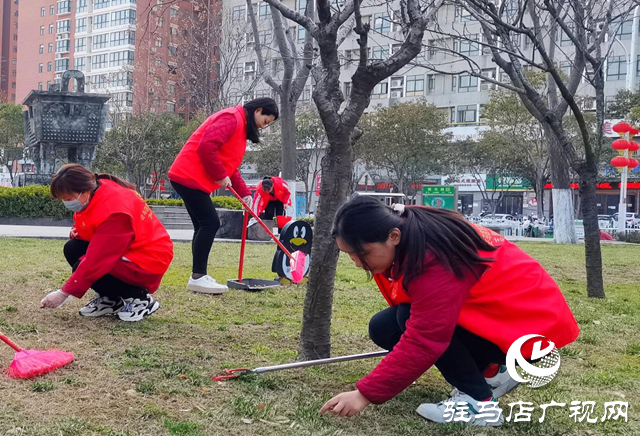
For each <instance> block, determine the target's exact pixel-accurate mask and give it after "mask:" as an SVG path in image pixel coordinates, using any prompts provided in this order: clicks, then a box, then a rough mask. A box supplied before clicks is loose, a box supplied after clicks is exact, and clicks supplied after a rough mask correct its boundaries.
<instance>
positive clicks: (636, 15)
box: [628, 6, 640, 91]
mask: <svg viewBox="0 0 640 436" xmlns="http://www.w3.org/2000/svg"><path fill="white" fill-rule="evenodd" d="M639 25H640V6H636V8H635V9H634V11H633V25H632V26H631V35H632V36H631V53H630V56H629V57H630V58H631V60H632V61H633V59H635V58H636V56H637V55H636V53H637V52H638V31H639V29H638V27H639ZM628 83H629V90H630V91H633V90H634V89H635V87H636V76H635V74H632V75H631V80H630V81H629V82H628Z"/></svg>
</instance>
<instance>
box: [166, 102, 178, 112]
mask: <svg viewBox="0 0 640 436" xmlns="http://www.w3.org/2000/svg"><path fill="white" fill-rule="evenodd" d="M175 111H176V103H175V102H173V101H168V102H167V112H175Z"/></svg>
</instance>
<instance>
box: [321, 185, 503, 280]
mask: <svg viewBox="0 0 640 436" xmlns="http://www.w3.org/2000/svg"><path fill="white" fill-rule="evenodd" d="M396 228H397V229H399V230H400V232H401V236H400V243H399V244H398V246H397V247H396V258H395V262H394V265H393V267H392V268H393V270H392V274H393V275H394V276H395V277H399V276H401V275H402V276H404V279H403V283H402V284H403V287H404V288H405V289H407V287H408V285H409V283H411V281H413V280H414V279H416V278H418V277H419V276H420V275H422V274H423V273H424V272H425V270H426V269H427V265H426V264H425V255H426V254H427V253H429V254H430V255H432V256H434V258H435V260H436V261H437V262H439V263H441V264H442V265H444V266H445V268H447V269H449V270H450V271H453V273H454V274H455V275H456V277H458V278H459V279H462V278H463V277H464V275H465V272H466V271H465V270H469V271H471V272H472V273H473V274H475V275H476V276H477V275H478V272H477V271H478V266H480V265H482V264H483V263H484V262H490V261H491V259H489V258H483V257H481V256H480V255H479V254H478V251H493V250H495V249H496V248H495V247H494V246H492V245H491V244H489V243H488V242H487V241H485V240H484V239H483V238H482V236H480V235H479V234H478V232H477V231H476V229H475V228H474V227H473V226H472V225H471V223H469V222H468V221H467V220H465V219H464V218H463V217H462V215H460V214H459V213H457V212H454V211H450V210H446V209H436V208H432V207H423V206H405V210H404V212H403V213H402V215H400V214H399V213H397V212H395V211H393V210H392V209H391V208H390V207H387V206H385V205H384V204H383V203H382V202H380V201H378V200H376V199H374V198H371V197H366V196H357V197H355V198H353V199H351V200H350V201H348V202H347V203H346V204H344V205H343V206H342V207H341V208H340V210H339V211H338V213H337V214H336V218H335V220H334V222H333V232H332V233H333V236H334V237H340V239H342V240H343V241H344V242H345V243H346V244H347V245H349V247H351V248H352V249H353V250H354V252H355V253H356V255H357V256H358V258H359V259H360V261H361V262H362V264H363V265H364V267H365V269H367V270H368V267H367V265H366V262H365V261H364V248H363V246H364V244H369V243H374V242H385V241H386V240H387V239H388V237H389V234H390V233H391V231H392V230H393V229H396Z"/></svg>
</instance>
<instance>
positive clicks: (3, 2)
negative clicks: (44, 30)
mask: <svg viewBox="0 0 640 436" xmlns="http://www.w3.org/2000/svg"><path fill="white" fill-rule="evenodd" d="M19 3H20V2H19V0H0V102H9V103H15V101H16V86H17V84H16V80H17V77H18V16H19V14H18V13H19Z"/></svg>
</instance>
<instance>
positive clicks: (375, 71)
mask: <svg viewBox="0 0 640 436" xmlns="http://www.w3.org/2000/svg"><path fill="white" fill-rule="evenodd" d="M265 1H266V2H267V3H269V4H270V5H271V6H272V8H274V9H277V10H278V11H279V12H280V13H281V14H282V15H283V16H284V17H286V18H288V19H290V20H292V21H295V22H296V23H298V24H300V25H301V26H304V28H305V29H306V31H307V32H308V33H309V34H310V36H311V37H313V39H314V40H315V41H316V43H317V45H318V49H319V53H320V65H319V66H318V69H317V73H316V74H315V79H316V80H315V82H316V87H315V89H314V91H313V99H314V101H315V103H316V106H317V108H318V112H319V114H320V118H321V119H322V123H323V125H324V128H325V131H326V133H327V139H328V141H329V146H328V148H327V153H326V155H325V157H324V158H323V161H322V185H321V188H320V202H319V206H318V208H317V214H316V221H315V235H314V243H313V249H312V253H311V257H312V258H313V262H312V264H311V272H310V279H309V284H308V288H307V296H306V298H305V304H304V315H303V322H302V332H301V335H300V350H299V352H300V357H301V358H303V359H313V358H317V357H326V356H328V355H330V351H331V339H330V325H331V307H332V302H333V285H334V279H335V273H336V264H337V259H338V248H337V246H336V243H335V241H334V239H333V237H332V236H331V226H332V221H333V217H334V216H335V214H336V212H337V210H338V208H339V207H340V205H341V204H342V203H343V202H344V200H345V199H346V196H347V193H348V192H349V185H350V182H351V173H352V167H353V150H352V148H353V143H354V141H356V140H357V138H358V136H359V132H358V130H356V125H357V123H358V121H359V120H360V117H361V116H362V114H363V113H364V111H365V109H366V108H367V106H368V105H369V102H370V95H371V91H372V90H373V88H374V87H375V86H376V84H377V83H379V82H380V81H381V80H383V79H386V78H387V77H389V76H391V75H392V74H393V73H395V72H396V71H398V70H399V69H400V68H402V67H403V66H405V65H406V64H407V63H409V62H410V61H411V60H412V59H413V58H414V57H415V56H417V55H418V53H419V52H420V48H421V46H422V38H423V36H424V30H425V28H426V26H427V24H428V23H429V21H431V19H432V18H433V15H434V14H435V13H436V11H437V9H438V8H439V6H440V5H442V3H443V0H436V1H435V2H434V4H433V5H431V6H427V7H425V8H423V5H421V4H420V2H419V1H417V0H406V1H402V2H401V9H402V13H401V17H402V25H403V30H404V34H405V35H406V36H405V38H406V39H405V41H404V42H403V43H402V46H401V47H400V48H399V49H398V50H397V51H396V52H395V53H394V54H393V55H392V56H391V57H389V58H388V59H385V60H380V61H374V62H369V59H368V50H367V41H368V36H369V30H370V27H369V24H367V23H363V21H362V15H361V13H360V5H361V2H360V0H348V1H347V2H346V3H344V6H343V7H332V5H331V2H330V1H328V0H318V1H317V2H316V5H317V10H318V18H317V20H313V19H312V18H311V15H310V14H309V13H308V9H307V14H305V15H303V14H300V13H298V12H296V11H294V10H291V9H289V8H288V7H286V6H285V5H284V4H282V3H281V2H280V1H279V0H265ZM351 16H354V17H355V29H354V31H355V33H356V34H357V35H358V44H359V47H360V48H359V61H358V66H357V68H356V71H355V73H354V74H353V76H352V83H353V85H352V90H351V94H350V95H349V97H348V99H347V100H346V101H345V96H344V94H343V93H342V89H341V86H340V70H341V65H340V58H339V55H338V47H339V44H340V43H341V40H340V38H339V34H341V32H340V29H341V27H342V26H343V25H345V23H346V22H347V21H348V20H349V18H350V17H351Z"/></svg>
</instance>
